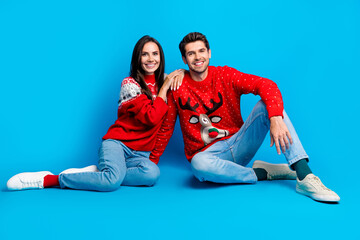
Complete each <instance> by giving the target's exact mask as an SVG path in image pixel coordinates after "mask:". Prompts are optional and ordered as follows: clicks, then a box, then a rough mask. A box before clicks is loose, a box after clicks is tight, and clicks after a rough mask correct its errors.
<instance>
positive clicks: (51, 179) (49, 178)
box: [44, 174, 59, 188]
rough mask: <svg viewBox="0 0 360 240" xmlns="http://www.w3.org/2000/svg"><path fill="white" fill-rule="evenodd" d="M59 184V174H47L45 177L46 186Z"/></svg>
mask: <svg viewBox="0 0 360 240" xmlns="http://www.w3.org/2000/svg"><path fill="white" fill-rule="evenodd" d="M56 186H59V175H51V174H49V175H46V176H45V177H44V188H48V187H56Z"/></svg>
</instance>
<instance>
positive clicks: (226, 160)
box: [191, 101, 308, 183]
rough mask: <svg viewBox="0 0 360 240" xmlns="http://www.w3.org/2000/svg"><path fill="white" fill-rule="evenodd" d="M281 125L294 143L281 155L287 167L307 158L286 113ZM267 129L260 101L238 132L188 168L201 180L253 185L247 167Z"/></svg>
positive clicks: (202, 155) (200, 155)
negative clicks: (283, 125)
mask: <svg viewBox="0 0 360 240" xmlns="http://www.w3.org/2000/svg"><path fill="white" fill-rule="evenodd" d="M283 114H284V119H283V120H284V122H285V124H286V126H287V128H288V130H289V132H290V134H291V137H292V139H293V144H291V145H290V148H289V149H287V150H286V151H285V152H284V156H285V158H286V160H287V162H288V164H289V165H292V164H294V163H295V162H297V161H299V160H301V159H304V158H308V155H307V154H306V152H305V150H304V148H303V146H302V144H301V142H300V140H299V137H298V135H297V134H296V131H295V129H294V127H293V125H292V123H291V121H290V119H289V117H288V116H287V114H286V113H285V111H284V112H283ZM269 129H270V120H269V117H268V112H267V110H266V106H265V104H264V102H263V101H259V102H258V103H257V104H256V105H255V107H254V109H253V110H252V112H251V113H250V115H249V117H248V118H247V120H246V121H245V123H244V125H243V126H242V127H241V128H240V130H239V131H238V132H237V133H236V134H234V135H233V136H232V137H231V138H229V139H226V140H221V141H218V142H216V143H214V144H213V145H212V146H211V147H209V148H207V149H206V150H204V151H203V152H199V153H197V154H196V155H195V156H194V157H193V158H192V160H191V168H192V171H193V173H194V175H195V177H196V178H197V179H199V180H200V181H211V182H216V183H255V182H256V181H257V177H256V175H255V172H254V170H253V169H252V168H249V167H246V165H248V164H249V162H250V161H251V160H252V158H253V157H254V155H255V154H256V152H257V151H258V149H259V148H260V146H261V144H262V143H263V141H264V139H265V136H266V134H267V133H268V132H269Z"/></svg>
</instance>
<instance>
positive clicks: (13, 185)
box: [6, 171, 54, 190]
mask: <svg viewBox="0 0 360 240" xmlns="http://www.w3.org/2000/svg"><path fill="white" fill-rule="evenodd" d="M46 175H54V174H52V173H51V172H49V171H42V172H25V173H19V174H16V175H15V176H13V177H12V178H10V179H9V181H8V182H7V184H6V185H7V188H8V189H9V190H25V189H43V188H44V177H45V176H46Z"/></svg>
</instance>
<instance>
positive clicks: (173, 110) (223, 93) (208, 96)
mask: <svg viewBox="0 0 360 240" xmlns="http://www.w3.org/2000/svg"><path fill="white" fill-rule="evenodd" d="M248 93H253V94H255V95H260V97H261V99H262V101H264V103H265V105H266V108H267V111H268V115H269V118H270V117H272V116H283V109H284V108H283V101H282V97H281V93H280V90H279V89H278V87H277V85H276V84H275V83H274V82H273V81H271V80H269V79H266V78H262V77H258V76H254V75H250V74H246V73H242V72H239V71H237V70H236V69H233V68H230V67H227V66H225V67H213V66H209V68H208V76H207V77H206V78H205V79H204V80H203V81H201V82H196V81H194V80H193V79H192V78H191V77H190V75H189V74H188V73H187V74H185V77H184V81H183V83H182V85H181V87H180V88H179V89H178V90H176V91H172V92H169V93H168V106H169V110H168V113H167V117H166V118H165V120H164V122H163V124H162V127H161V129H160V131H159V133H158V135H157V139H156V145H155V148H154V150H153V151H152V153H151V155H150V160H152V161H153V162H155V163H158V161H159V158H160V156H161V155H162V153H163V152H164V150H165V147H166V145H167V144H168V142H169V140H170V137H171V135H172V133H173V130H174V127H175V121H176V117H177V114H179V119H180V126H181V131H182V134H183V139H184V145H185V155H186V157H187V159H188V160H189V161H191V158H192V157H193V156H194V155H195V154H196V153H197V152H199V151H203V150H205V149H206V148H208V147H209V146H211V145H212V144H214V143H215V142H217V141H219V140H223V139H227V138H230V137H231V136H232V135H234V134H235V133H236V132H238V131H239V129H240V128H241V126H242V125H243V124H244V121H243V119H242V116H241V111H240V97H241V95H242V94H248Z"/></svg>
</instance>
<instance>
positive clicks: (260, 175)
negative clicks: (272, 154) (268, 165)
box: [253, 168, 268, 181]
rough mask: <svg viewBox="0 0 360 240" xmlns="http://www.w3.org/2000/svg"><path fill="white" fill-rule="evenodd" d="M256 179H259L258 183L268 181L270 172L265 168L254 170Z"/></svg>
mask: <svg viewBox="0 0 360 240" xmlns="http://www.w3.org/2000/svg"><path fill="white" fill-rule="evenodd" d="M253 170H254V172H255V174H256V177H257V178H258V181H263V180H267V174H268V172H267V171H266V170H265V169H263V168H253Z"/></svg>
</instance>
